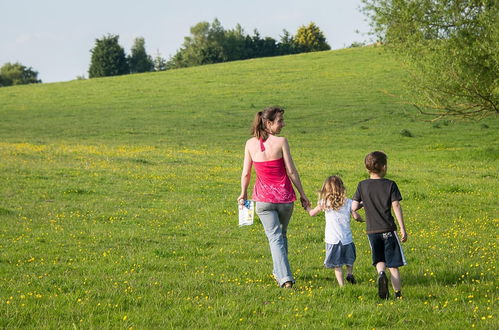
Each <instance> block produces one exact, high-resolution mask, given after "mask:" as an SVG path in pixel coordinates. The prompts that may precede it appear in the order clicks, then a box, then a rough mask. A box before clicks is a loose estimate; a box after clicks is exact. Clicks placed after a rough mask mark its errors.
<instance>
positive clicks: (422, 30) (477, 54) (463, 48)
mask: <svg viewBox="0 0 499 330" xmlns="http://www.w3.org/2000/svg"><path fill="white" fill-rule="evenodd" d="M363 3H364V7H363V11H364V12H365V13H366V14H367V15H368V17H370V19H371V22H372V23H371V26H372V29H373V31H372V32H373V34H374V35H376V36H377V38H378V39H379V40H380V41H382V42H384V43H385V44H386V48H387V49H388V50H390V51H392V52H393V53H394V54H395V55H396V56H397V57H398V58H399V59H400V60H401V63H403V64H404V66H405V68H406V69H407V72H408V79H407V88H406V90H407V93H406V95H404V96H405V98H406V99H407V100H410V101H408V102H409V103H412V104H413V105H414V106H415V107H416V108H417V109H419V111H420V112H421V113H423V114H430V115H432V116H433V118H434V119H439V118H442V117H449V116H453V117H456V118H478V119H480V118H483V117H485V116H487V115H491V114H496V115H497V114H498V113H499V108H498V106H499V100H498V98H499V88H498V77H499V74H498V73H499V72H498V71H499V66H498V58H499V56H498V54H499V51H498V50H499V31H498V28H499V22H498V15H499V8H498V6H499V2H498V1H497V0H420V1H411V0H363Z"/></svg>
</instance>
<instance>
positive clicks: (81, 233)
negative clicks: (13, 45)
mask: <svg viewBox="0 0 499 330" xmlns="http://www.w3.org/2000/svg"><path fill="white" fill-rule="evenodd" d="M402 79H403V73H402V71H401V70H400V68H399V66H398V65H397V64H396V63H395V62H394V61H393V60H392V59H390V58H389V57H387V56H386V55H385V54H384V53H383V50H382V49H380V48H361V49H345V50H340V51H331V52H320V53H312V54H301V55H295V56H286V57H275V58H267V59H257V60H249V61H242V62H233V63H226V64H217V65H210V66H202V67H195V68H189V69H179V70H174V71H167V72H161V73H149V74H141V75H130V76H121V77H114V78H105V79H92V80H87V81H73V82H68V83H57V84H41V85H30V86H19V87H12V88H1V89H0V182H1V185H0V221H1V223H2V226H1V229H0V327H3V328H37V329H38V328H97V329H100V328H137V329H144V328H201V327H209V328H234V327H237V328H278V327H279V328H281V327H282V328H305V327H310V328H327V329H331V328H338V329H340V328H346V327H355V328H365V329H371V328H385V327H396V328H415V327H417V328H441V329H460V328H470V327H477V328H497V327H498V322H497V317H498V315H497V309H496V307H495V305H496V302H497V299H498V297H497V286H498V282H497V271H496V266H497V261H496V260H497V252H496V251H497V234H498V230H497V228H498V222H497V219H498V218H497V198H498V194H497V179H498V174H497V173H498V165H499V162H498V153H499V151H498V150H499V145H498V141H499V134H498V128H499V121H498V120H497V117H494V118H489V119H488V120H485V121H482V122H453V121H444V122H439V123H438V124H436V123H432V122H425V121H422V120H421V118H419V117H418V116H417V113H416V112H415V110H413V109H412V108H411V107H410V106H408V105H406V104H403V103H402V102H401V101H400V100H399V99H398V98H397V97H396V95H397V94H398V93H399V92H400V88H401V87H400V86H401V81H402ZM276 104H277V105H282V106H285V107H286V114H285V118H286V127H285V128H284V129H283V135H284V136H286V137H288V139H289V141H290V145H291V151H292V154H293V157H294V159H295V163H296V165H297V167H298V169H299V171H300V174H301V176H302V181H303V184H304V186H305V189H306V191H307V192H308V195H309V197H310V198H311V199H312V200H313V201H315V200H316V196H315V192H316V190H317V189H319V188H320V186H321V184H322V181H323V180H324V178H325V177H326V176H328V175H330V174H339V175H341V176H342V177H343V179H344V181H345V183H346V185H347V188H348V190H349V192H350V194H352V193H353V191H354V189H355V187H356V184H357V182H358V181H359V180H362V179H363V178H365V177H366V173H365V170H364V167H363V158H364V155H365V154H367V153H368V152H370V151H373V150H384V151H385V152H387V154H388V156H389V170H388V177H389V178H392V179H394V180H396V181H397V183H398V185H399V188H400V190H401V192H402V195H403V197H404V200H403V202H402V206H403V210H404V214H405V221H406V225H407V228H408V231H409V240H408V242H407V243H405V245H404V249H405V253H406V257H407V259H408V262H409V264H408V265H407V266H406V267H403V268H402V269H401V274H402V280H403V292H404V296H405V297H404V299H403V300H401V301H392V300H390V301H380V300H378V299H377V298H376V290H375V286H374V280H375V272H374V269H373V267H372V266H371V265H370V250H369V246H368V242H367V239H366V236H365V234H364V228H363V225H361V224H357V223H353V224H352V227H353V233H354V239H355V242H356V245H357V250H358V251H357V252H358V256H357V262H356V265H355V267H356V269H355V273H356V276H357V278H358V280H359V282H360V283H359V284H358V285H356V286H347V287H345V288H343V289H340V288H338V287H337V285H336V281H335V280H334V274H333V272H332V271H330V270H326V269H324V268H323V267H322V260H323V256H324V243H323V235H324V233H323V230H324V229H323V227H324V218H323V216H319V217H318V218H310V217H309V216H308V215H307V214H306V213H305V212H304V211H303V210H301V209H300V208H299V207H298V205H297V207H296V209H295V213H294V215H293V219H292V222H291V225H290V231H289V245H290V262H291V266H292V268H293V270H294V274H295V276H296V280H297V285H296V289H295V290H282V289H279V288H277V287H276V286H275V284H274V282H273V280H272V279H271V277H270V273H271V267H272V265H271V258H270V255H269V249H268V244H267V241H266V238H265V236H264V233H263V229H262V226H261V224H260V223H259V222H258V221H257V222H256V223H255V224H254V225H253V226H250V227H244V228H239V227H238V226H237V218H236V216H237V215H236V211H237V206H236V202H235V199H236V197H237V196H238V195H239V178H240V171H241V167H242V157H243V146H244V143H245V140H246V139H247V138H248V137H249V136H248V133H249V126H250V123H251V121H252V119H253V115H254V113H255V112H256V111H258V110H259V109H260V108H262V107H265V106H267V105H276Z"/></svg>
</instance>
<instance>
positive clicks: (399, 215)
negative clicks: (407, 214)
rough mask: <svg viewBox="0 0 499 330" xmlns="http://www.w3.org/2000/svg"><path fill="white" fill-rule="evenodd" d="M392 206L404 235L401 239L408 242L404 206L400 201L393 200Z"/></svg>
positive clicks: (401, 232)
mask: <svg viewBox="0 0 499 330" xmlns="http://www.w3.org/2000/svg"><path fill="white" fill-rule="evenodd" d="M392 208H393V212H394V213H395V217H396V218H397V222H398V223H399V227H400V234H401V236H402V237H401V238H400V239H401V241H402V242H406V241H407V232H406V231H405V224H404V215H403V214H402V206H401V205H400V202H399V201H393V202H392Z"/></svg>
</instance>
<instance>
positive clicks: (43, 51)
mask: <svg viewBox="0 0 499 330" xmlns="http://www.w3.org/2000/svg"><path fill="white" fill-rule="evenodd" d="M360 5H361V1H360V0H206V1H202V0H175V1H172V0H140V1H139V0H43V1H41V0H0V13H1V15H0V31H2V32H1V33H0V66H1V65H4V64H5V63H7V62H11V63H15V62H20V63H21V64H23V65H25V66H27V67H32V68H33V69H34V70H35V71H38V78H39V79H41V80H42V81H43V82H44V83H46V82H59V81H69V80H74V79H76V77H77V76H84V77H88V68H89V66H90V57H91V53H90V50H91V49H92V48H93V47H94V45H95V40H96V39H99V38H101V37H102V36H104V35H108V34H114V35H119V43H120V45H121V46H122V47H123V48H124V49H125V52H126V53H127V54H130V48H131V47H132V45H133V42H134V40H135V38H137V37H143V38H144V39H145V46H146V51H147V52H148V54H149V55H151V56H153V57H155V56H156V55H157V54H158V52H159V54H160V55H161V56H162V57H164V58H166V59H168V58H169V57H170V56H172V55H174V54H175V53H176V52H177V50H178V49H179V48H180V47H181V46H182V43H183V41H184V37H186V36H189V34H190V28H191V27H192V26H194V25H196V24H197V23H199V22H202V21H206V22H212V21H213V20H214V19H215V18H217V19H218V20H219V21H220V22H221V24H222V26H223V27H224V28H225V29H233V28H234V27H235V26H236V25H237V24H240V25H241V26H242V27H243V29H244V31H245V32H246V34H250V35H253V31H254V29H257V30H258V32H259V33H260V36H262V37H272V38H274V39H276V40H279V39H280V36H281V35H282V31H283V29H286V30H287V31H289V32H290V33H291V34H293V35H294V34H295V33H296V31H297V29H298V28H299V27H300V26H302V25H308V24H309V23H310V22H314V23H315V24H316V25H317V26H319V28H320V29H321V31H322V32H323V33H324V35H325V36H326V40H327V42H328V43H329V45H330V46H331V48H332V49H339V48H344V47H347V46H349V45H351V44H352V43H353V42H364V41H369V39H370V37H369V36H368V35H367V32H368V31H369V25H368V22H367V21H366V19H365V17H364V15H363V14H362V13H361V12H360V11H359V7H360Z"/></svg>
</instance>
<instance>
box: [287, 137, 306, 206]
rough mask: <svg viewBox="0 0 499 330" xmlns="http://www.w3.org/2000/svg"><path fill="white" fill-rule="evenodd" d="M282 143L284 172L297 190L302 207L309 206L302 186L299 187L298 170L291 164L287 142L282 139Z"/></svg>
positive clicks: (291, 159)
mask: <svg viewBox="0 0 499 330" xmlns="http://www.w3.org/2000/svg"><path fill="white" fill-rule="evenodd" d="M283 139H284V142H283V144H282V157H283V158H284V165H285V166H286V172H287V173H288V176H289V178H290V179H291V182H293V185H294V186H295V187H296V189H298V192H299V193H300V201H301V205H302V206H303V207H307V206H310V201H309V200H308V198H307V196H306V195H305V191H304V190H303V186H302V185H301V180H300V175H299V174H298V170H297V169H296V167H295V164H294V162H293V157H291V151H290V150H289V144H288V140H287V139H286V138H283Z"/></svg>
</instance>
